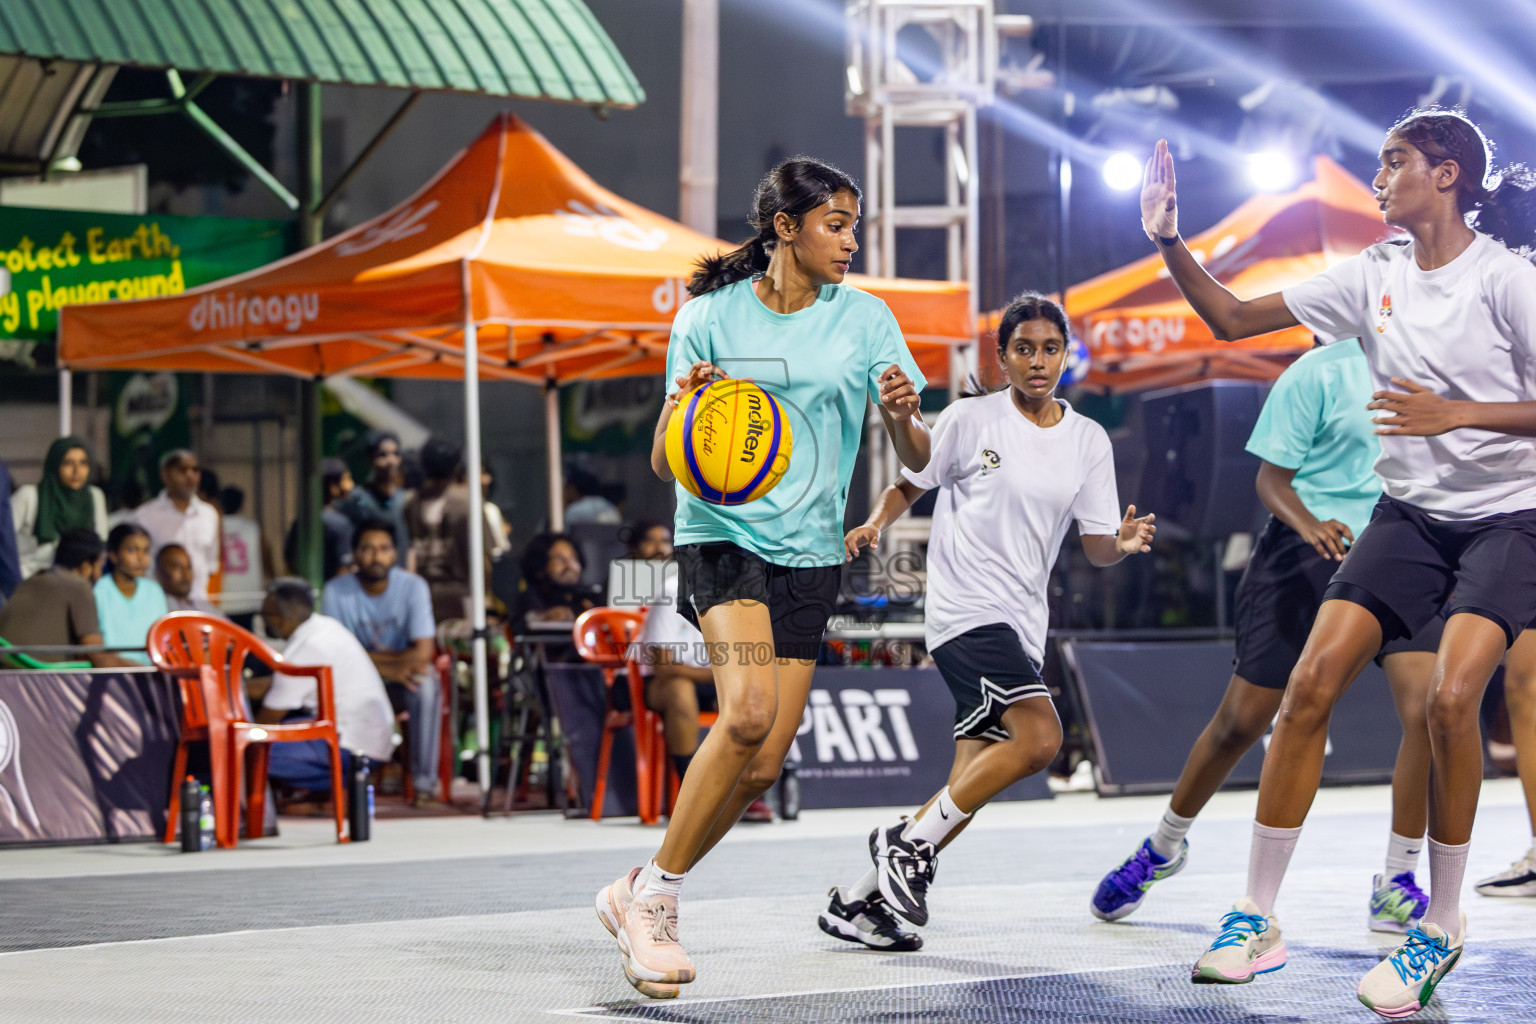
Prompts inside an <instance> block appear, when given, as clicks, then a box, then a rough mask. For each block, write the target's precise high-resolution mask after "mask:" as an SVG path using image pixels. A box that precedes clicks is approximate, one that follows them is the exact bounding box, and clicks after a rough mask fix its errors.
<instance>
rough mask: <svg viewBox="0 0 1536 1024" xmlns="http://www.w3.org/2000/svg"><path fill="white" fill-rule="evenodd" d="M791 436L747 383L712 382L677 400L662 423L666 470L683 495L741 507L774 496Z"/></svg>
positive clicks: (777, 411) (762, 394)
mask: <svg viewBox="0 0 1536 1024" xmlns="http://www.w3.org/2000/svg"><path fill="white" fill-rule="evenodd" d="M793 447H794V435H793V432H792V431H791V430H790V427H789V419H788V417H786V416H785V415H784V410H783V409H782V408H781V407H780V405H779V403H778V402H777V401H775V400H774V398H773V396H772V395H770V394H769V393H768V392H766V391H764V390H763V389H762V388H760V387H758V386H757V385H756V384H754V383H752V382H751V381H749V380H717V381H713V382H711V383H709V384H707V385H705V386H704V387H701V388H696V389H694V390H693V391H691V392H687V393H685V394H683V395H680V396H679V397H678V402H677V409H676V411H675V412H673V413H672V419H671V420H670V421H669V422H668V423H667V465H668V466H670V467H672V474H673V475H674V476H675V477H677V479H678V480H679V481H681V482H682V485H683V486H684V487H686V488H687V489H688V493H689V494H692V495H693V496H694V497H696V498H700V499H702V500H704V501H707V502H709V503H710V504H712V505H741V504H744V503H746V502H749V501H756V500H757V499H758V498H761V497H762V496H763V495H765V494H767V493H768V492H769V491H771V490H773V487H774V485H775V484H777V483H778V482H779V481H780V480H781V479H782V478H783V476H784V471H785V470H786V469H788V468H789V453H790V450H791V449H792V448H793Z"/></svg>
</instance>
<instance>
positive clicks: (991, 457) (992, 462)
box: [981, 448, 1003, 473]
mask: <svg viewBox="0 0 1536 1024" xmlns="http://www.w3.org/2000/svg"><path fill="white" fill-rule="evenodd" d="M1002 464H1003V459H1002V456H1000V455H998V454H997V452H995V451H993V450H992V449H991V448H983V449H982V450H981V471H982V472H983V473H990V472H992V471H993V470H994V469H996V468H997V467H998V466H1001V465H1002Z"/></svg>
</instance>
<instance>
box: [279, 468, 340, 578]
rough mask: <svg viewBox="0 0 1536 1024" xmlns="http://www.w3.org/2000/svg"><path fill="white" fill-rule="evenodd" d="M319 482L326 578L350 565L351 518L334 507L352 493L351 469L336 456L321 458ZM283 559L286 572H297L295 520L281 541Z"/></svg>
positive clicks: (323, 568)
mask: <svg viewBox="0 0 1536 1024" xmlns="http://www.w3.org/2000/svg"><path fill="white" fill-rule="evenodd" d="M320 482H321V487H322V489H323V493H324V495H325V505H324V506H322V507H321V509H320V527H321V529H322V530H323V531H324V541H323V543H324V554H323V555H322V556H321V562H320V570H321V572H322V573H324V578H325V579H330V578H331V577H332V576H335V575H337V574H339V573H343V572H349V571H350V570H351V568H352V520H350V519H348V518H347V516H346V513H344V512H342V511H341V509H339V508H338V507H337V505H338V504H339V503H340V502H341V500H342V499H343V498H345V497H346V496H347V495H348V494H351V493H352V488H353V483H352V471H351V470H350V469H348V468H347V464H346V463H345V462H342V461H341V460H340V459H325V460H324V461H322V462H321V463H320ZM283 559H284V560H285V561H287V563H288V571H289V572H292V573H299V572H300V566H299V522H298V520H297V519H296V520H294V522H293V525H292V526H291V527H289V529H288V536H287V538H286V539H285V540H284V541H283Z"/></svg>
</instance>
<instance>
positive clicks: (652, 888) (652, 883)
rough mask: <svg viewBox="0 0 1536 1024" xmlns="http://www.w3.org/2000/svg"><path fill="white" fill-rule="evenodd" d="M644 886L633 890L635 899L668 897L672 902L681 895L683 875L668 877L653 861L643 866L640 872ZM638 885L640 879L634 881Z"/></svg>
mask: <svg viewBox="0 0 1536 1024" xmlns="http://www.w3.org/2000/svg"><path fill="white" fill-rule="evenodd" d="M642 875H644V877H645V884H644V885H643V886H641V887H640V888H638V889H636V890H635V898H636V899H639V898H640V896H641V895H642V894H643V895H645V896H670V897H672V898H673V899H674V900H675V899H677V898H678V897H679V896H681V895H682V894H683V877H684V876H683V875H669V874H667V873H666V872H665V871H663V870H662V869H661V867H660V866H659V865H658V864H657V863H656V861H655V860H654V859H652V861H651V862H650V863H649V864H647V865H646V866H645V870H644V871H643V872H642ZM635 881H636V882H637V883H638V882H639V881H640V879H638V878H637V879H635Z"/></svg>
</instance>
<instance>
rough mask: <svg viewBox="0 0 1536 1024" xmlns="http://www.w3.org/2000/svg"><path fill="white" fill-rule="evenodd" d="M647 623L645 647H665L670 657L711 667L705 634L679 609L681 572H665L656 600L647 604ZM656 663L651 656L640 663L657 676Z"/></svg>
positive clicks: (643, 631) (642, 636)
mask: <svg viewBox="0 0 1536 1024" xmlns="http://www.w3.org/2000/svg"><path fill="white" fill-rule="evenodd" d="M646 607H647V609H649V610H648V611H647V612H646V615H645V623H644V625H642V626H641V627H640V636H639V637H638V642H639V643H640V645H641V646H642V647H664V648H666V650H667V654H668V656H669V658H670V659H671V660H672V661H673V662H675V663H677V664H679V665H686V666H687V667H689V668H709V667H710V666H709V656H708V651H707V649H706V648H705V646H704V634H703V633H700V632H699V630H698V627H697V626H695V625H694V624H693V623H691V622H689V621H688V620H687V619H685V618H683V617H682V615H681V614H679V613H678V610H677V573H675V572H669V573H664V574H663V576H662V584H661V592H660V593H659V594H658V595H657V596H656V600H655V601H654V602H652V603H651V604H649V605H647V606H646ZM655 671H656V669H655V665H654V664H653V663H652V661H651V659H650V658H649V657H647V658H645V659H642V661H641V662H640V672H641V674H642V675H647V676H649V675H654V674H655Z"/></svg>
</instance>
